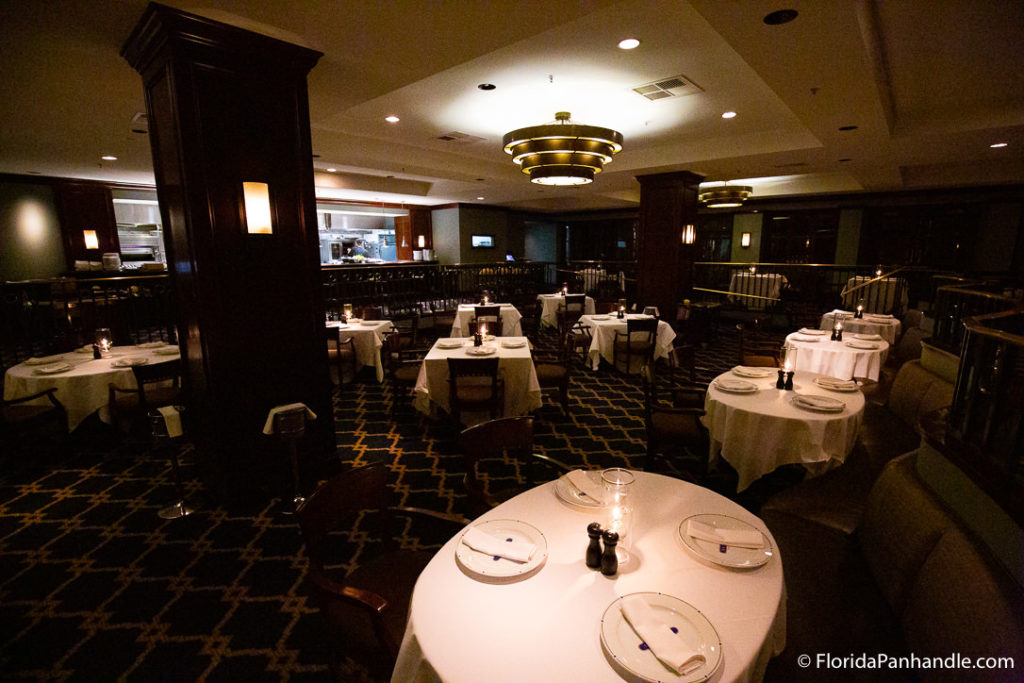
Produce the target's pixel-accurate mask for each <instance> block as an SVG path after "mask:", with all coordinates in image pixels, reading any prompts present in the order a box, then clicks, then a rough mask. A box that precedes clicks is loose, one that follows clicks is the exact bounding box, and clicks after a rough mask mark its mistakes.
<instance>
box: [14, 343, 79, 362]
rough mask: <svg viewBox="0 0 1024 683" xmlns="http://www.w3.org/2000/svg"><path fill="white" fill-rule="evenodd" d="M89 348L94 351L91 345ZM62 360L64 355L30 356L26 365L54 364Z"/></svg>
mask: <svg viewBox="0 0 1024 683" xmlns="http://www.w3.org/2000/svg"><path fill="white" fill-rule="evenodd" d="M89 350H90V351H92V347H91V346H90V347H89ZM62 360H64V356H61V355H57V356H44V357H42V358H29V359H28V360H27V361H25V365H53V364H54V363H59V362H61V361H62Z"/></svg>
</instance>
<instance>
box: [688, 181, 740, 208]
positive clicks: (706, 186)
mask: <svg viewBox="0 0 1024 683" xmlns="http://www.w3.org/2000/svg"><path fill="white" fill-rule="evenodd" d="M753 191H754V189H753V188H752V187H750V186H749V185H730V184H729V183H728V182H724V183H715V182H712V183H701V185H700V188H699V190H698V194H697V198H698V200H699V201H700V203H701V204H703V205H704V206H706V207H708V208H709V209H725V208H732V207H737V206H743V202H745V201H746V200H747V198H748V197H750V195H751V194H752V193H753Z"/></svg>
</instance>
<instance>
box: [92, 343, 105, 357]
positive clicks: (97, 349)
mask: <svg viewBox="0 0 1024 683" xmlns="http://www.w3.org/2000/svg"><path fill="white" fill-rule="evenodd" d="M92 357H93V358H95V359H96V360H99V359H100V358H103V354H102V353H100V347H99V344H93V345H92Z"/></svg>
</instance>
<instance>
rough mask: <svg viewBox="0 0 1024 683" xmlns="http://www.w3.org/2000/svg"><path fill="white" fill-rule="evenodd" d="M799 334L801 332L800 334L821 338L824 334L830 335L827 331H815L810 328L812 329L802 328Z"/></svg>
mask: <svg viewBox="0 0 1024 683" xmlns="http://www.w3.org/2000/svg"><path fill="white" fill-rule="evenodd" d="M798 332H800V334H809V335H811V336H813V337H819V336H821V335H823V334H828V332H827V331H826V330H815V329H813V328H810V327H801V328H800V329H799V330H798Z"/></svg>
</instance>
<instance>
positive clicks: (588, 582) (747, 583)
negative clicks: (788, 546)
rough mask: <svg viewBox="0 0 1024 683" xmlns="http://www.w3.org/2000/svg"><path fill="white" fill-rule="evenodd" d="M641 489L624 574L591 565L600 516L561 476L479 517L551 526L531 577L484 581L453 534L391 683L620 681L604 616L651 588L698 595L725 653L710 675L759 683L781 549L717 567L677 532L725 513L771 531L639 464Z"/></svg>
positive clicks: (416, 601) (778, 588) (416, 604)
mask: <svg viewBox="0 0 1024 683" xmlns="http://www.w3.org/2000/svg"><path fill="white" fill-rule="evenodd" d="M634 486H635V488H636V491H635V492H634V493H633V494H632V498H633V500H635V501H636V503H637V505H638V509H637V513H636V518H635V522H634V525H633V530H632V532H631V534H630V536H631V538H632V542H631V548H630V550H631V552H633V553H634V554H635V556H636V558H638V561H636V565H635V566H634V568H633V569H626V568H625V567H626V566H628V565H626V566H624V567H623V571H620V572H619V574H618V575H617V576H615V577H605V576H603V575H602V574H601V573H600V572H598V571H596V570H593V569H588V568H587V567H586V565H585V564H584V550H585V549H586V547H587V534H586V527H587V524H588V523H590V522H592V521H595V520H598V521H599V520H601V513H600V512H598V513H594V512H582V511H578V510H575V509H573V508H569V507H568V506H566V505H564V504H563V503H561V502H560V501H559V499H558V498H557V497H556V495H555V491H554V482H549V483H547V484H543V485H541V486H538V487H536V488H533V489H531V490H529V491H527V492H525V493H523V494H520V495H519V496H516V497H515V498H513V499H512V500H510V501H508V502H506V503H504V504H502V505H500V506H499V507H497V508H495V509H494V510H492V511H490V512H488V513H487V514H485V515H483V516H482V517H481V518H480V520H488V519H516V520H521V521H523V522H526V523H528V524H531V525H533V526H535V527H536V528H537V529H539V530H540V531H541V533H543V534H544V537H545V538H546V540H547V544H548V557H547V561H546V563H545V564H544V565H543V566H542V567H541V568H540V570H539V571H537V572H536V573H534V574H532V575H530V576H529V577H528V578H526V579H523V580H520V581H518V582H515V583H506V584H492V583H483V582H480V581H477V580H475V579H474V578H472V577H471V576H469V575H468V574H466V573H463V571H462V570H461V569H460V568H459V565H458V563H457V560H456V559H455V548H456V544H457V543H458V542H459V536H458V535H456V536H455V537H453V538H452V539H451V540H449V541H448V543H446V544H445V545H444V547H443V548H441V550H440V551H438V553H437V555H435V556H434V559H433V560H431V562H430V564H429V565H427V567H426V569H424V571H423V573H422V574H421V575H420V578H419V580H418V581H417V582H416V589H415V591H414V592H413V596H412V605H411V610H410V617H409V624H408V627H407V629H406V633H405V638H404V640H403V643H402V649H401V651H400V652H399V655H398V662H397V664H396V666H395V670H394V673H393V674H392V678H391V680H392V681H395V682H396V683H397V682H399V681H400V682H401V683H410V682H412V681H437V680H443V681H447V682H449V683H478V682H479V681H487V682H488V683H501V682H504V681H508V682H514V683H525V682H527V681H529V682H533V681H544V682H547V681H588V682H590V681H593V682H607V683H612V682H616V683H621V681H622V680H623V677H622V676H620V674H619V673H617V672H616V671H615V669H613V668H612V666H611V665H610V664H609V659H610V657H607V656H606V655H605V653H604V649H603V647H602V645H601V640H600V621H601V616H602V614H603V613H604V611H605V609H606V608H607V607H608V606H609V605H610V604H611V603H612V602H613V601H614V600H616V599H617V598H618V597H620V596H623V595H627V594H629V593H635V592H647V591H658V592H661V593H664V594H667V595H671V596H674V597H676V598H678V599H680V600H683V601H685V602H688V603H690V604H691V605H693V606H694V607H696V608H697V609H699V610H700V611H701V612H702V613H703V614H704V615H705V616H706V617H707V618H708V620H709V621H710V622H711V623H712V624H713V625H714V627H715V629H716V631H717V632H718V635H719V636H720V637H721V639H722V645H723V651H724V656H723V662H722V665H721V668H720V670H719V671H718V673H716V674H715V675H714V676H713V677H712V680H714V681H759V680H761V678H762V677H763V675H764V668H765V665H766V664H767V662H768V660H769V659H770V658H771V657H772V656H774V655H776V654H778V653H779V652H781V651H782V648H783V646H784V644H785V638H786V616H785V609H786V603H785V591H784V586H783V574H782V561H781V558H780V557H779V555H778V553H777V552H776V555H775V556H774V557H773V558H771V559H770V560H769V561H768V563H767V564H765V565H763V566H761V567H759V568H757V569H753V570H745V571H737V570H731V569H726V568H723V567H719V566H717V565H712V564H710V563H707V562H705V561H703V560H700V559H697V558H696V557H695V556H694V555H692V554H691V553H690V551H689V550H687V549H686V548H685V547H684V546H683V544H682V542H681V541H680V539H679V537H678V535H677V528H678V526H679V524H680V522H681V521H682V520H683V519H685V518H686V517H688V516H690V515H694V514H698V513H717V514H724V515H728V516H731V517H734V518H738V519H741V520H743V521H745V522H747V523H749V524H752V525H753V526H755V527H756V528H758V529H759V530H761V531H762V532H763V533H764V534H766V535H767V536H768V537H769V538H771V535H770V533H769V532H768V530H767V528H766V527H765V525H764V523H763V522H762V521H761V520H760V519H758V518H757V517H755V516H754V515H752V514H751V513H749V512H747V511H746V510H744V509H743V508H742V507H740V506H739V505H736V504H735V503H733V502H731V501H729V500H728V499H726V498H723V497H722V496H719V495H718V494H716V493H713V492H711V491H709V490H707V489H704V488H700V487H698V486H695V485H693V484H689V483H686V482H683V481H680V480H678V479H672V478H670V477H665V476H661V475H657V474H650V473H645V472H637V473H636V484H635V485H634ZM772 544H773V546H774V540H773V541H772ZM776 550H777V549H776Z"/></svg>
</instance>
